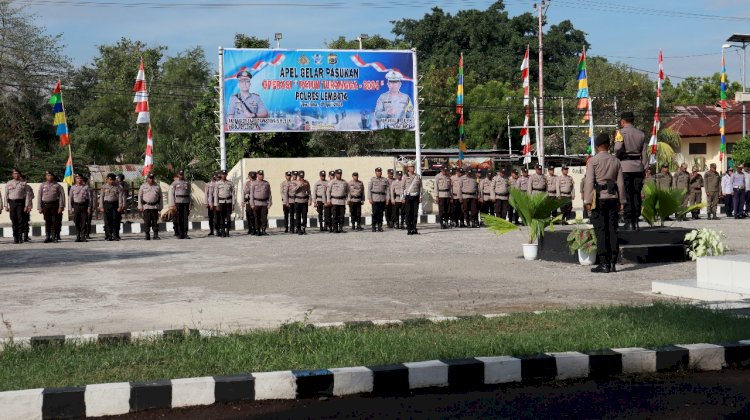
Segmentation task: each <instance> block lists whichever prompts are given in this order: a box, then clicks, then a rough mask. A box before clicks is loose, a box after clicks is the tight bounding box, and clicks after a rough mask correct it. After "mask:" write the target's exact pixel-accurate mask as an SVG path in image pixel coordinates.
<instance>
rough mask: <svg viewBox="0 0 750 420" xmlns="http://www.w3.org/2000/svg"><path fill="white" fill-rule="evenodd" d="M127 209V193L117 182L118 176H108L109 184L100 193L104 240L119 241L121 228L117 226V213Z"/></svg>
mask: <svg viewBox="0 0 750 420" xmlns="http://www.w3.org/2000/svg"><path fill="white" fill-rule="evenodd" d="M124 209H125V192H124V191H123V190H122V187H121V186H120V184H119V183H118V182H117V176H115V174H113V173H109V174H107V183H106V184H104V185H102V188H101V190H100V192H99V211H100V212H102V213H104V240H105V241H119V240H120V226H118V224H117V213H121V212H122V211H123V210H124Z"/></svg>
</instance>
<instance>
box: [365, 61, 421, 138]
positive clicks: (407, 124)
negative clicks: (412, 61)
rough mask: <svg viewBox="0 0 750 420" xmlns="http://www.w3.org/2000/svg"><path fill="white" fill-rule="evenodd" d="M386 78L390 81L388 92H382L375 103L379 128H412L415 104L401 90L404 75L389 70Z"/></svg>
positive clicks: (376, 120)
mask: <svg viewBox="0 0 750 420" xmlns="http://www.w3.org/2000/svg"><path fill="white" fill-rule="evenodd" d="M385 79H386V80H387V81H388V92H385V93H383V94H381V95H380V97H378V101H377V103H376V104H375V112H374V114H375V122H376V123H377V126H378V128H396V129H408V128H412V127H413V126H414V121H413V119H412V118H413V114H414V104H412V102H411V98H410V97H409V95H407V94H405V93H403V92H401V83H402V82H403V80H404V77H403V76H402V75H401V73H399V72H397V71H393V70H389V71H388V73H386V75H385Z"/></svg>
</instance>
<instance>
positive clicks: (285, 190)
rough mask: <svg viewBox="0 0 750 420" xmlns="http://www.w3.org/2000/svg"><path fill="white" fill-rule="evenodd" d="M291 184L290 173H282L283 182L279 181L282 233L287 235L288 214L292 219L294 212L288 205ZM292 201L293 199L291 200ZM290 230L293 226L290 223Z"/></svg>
mask: <svg viewBox="0 0 750 420" xmlns="http://www.w3.org/2000/svg"><path fill="white" fill-rule="evenodd" d="M291 183H292V171H286V172H285V173H284V180H283V181H281V207H282V208H283V210H284V233H289V226H290V225H289V219H290V213H291V218H294V211H293V210H291V209H290V203H289V186H290V185H291ZM292 200H294V198H292ZM291 226H292V229H294V224H293V223H292V225H291Z"/></svg>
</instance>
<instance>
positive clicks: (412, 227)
mask: <svg viewBox="0 0 750 420" xmlns="http://www.w3.org/2000/svg"><path fill="white" fill-rule="evenodd" d="M406 170H407V172H408V173H407V174H406V177H404V213H405V217H406V229H407V235H419V232H417V217H419V203H421V202H422V177H421V176H419V175H418V174H417V173H415V172H414V161H409V162H407V164H406ZM475 185H476V183H475Z"/></svg>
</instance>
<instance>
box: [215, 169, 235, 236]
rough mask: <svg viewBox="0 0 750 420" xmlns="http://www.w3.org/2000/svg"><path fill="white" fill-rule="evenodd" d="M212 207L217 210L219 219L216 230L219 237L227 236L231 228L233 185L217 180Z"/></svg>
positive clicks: (229, 182)
mask: <svg viewBox="0 0 750 420" xmlns="http://www.w3.org/2000/svg"><path fill="white" fill-rule="evenodd" d="M213 199H214V202H213V206H214V207H216V208H218V210H219V217H218V218H217V220H218V222H217V224H216V228H217V229H219V236H229V230H230V229H231V227H232V207H233V204H234V184H232V182H231V181H227V180H218V181H216V185H215V186H214V193H213Z"/></svg>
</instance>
